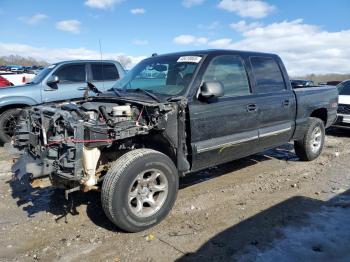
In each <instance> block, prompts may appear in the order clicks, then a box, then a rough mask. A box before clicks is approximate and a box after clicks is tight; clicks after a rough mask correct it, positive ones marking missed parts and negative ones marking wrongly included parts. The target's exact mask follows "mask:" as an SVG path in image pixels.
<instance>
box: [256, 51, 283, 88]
mask: <svg viewBox="0 0 350 262" xmlns="http://www.w3.org/2000/svg"><path fill="white" fill-rule="evenodd" d="M250 62H251V64H252V69H253V73H254V78H255V82H256V85H257V89H258V92H259V93H269V92H274V91H280V90H283V89H285V85H284V80H283V76H282V72H281V69H280V67H279V66H278V64H277V62H276V61H275V60H274V59H273V58H270V57H251V58H250Z"/></svg>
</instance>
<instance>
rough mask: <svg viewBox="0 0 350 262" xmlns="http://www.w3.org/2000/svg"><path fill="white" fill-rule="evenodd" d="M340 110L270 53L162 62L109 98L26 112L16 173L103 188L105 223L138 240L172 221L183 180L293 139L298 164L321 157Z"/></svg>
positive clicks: (183, 56) (144, 67)
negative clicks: (299, 82)
mask: <svg viewBox="0 0 350 262" xmlns="http://www.w3.org/2000/svg"><path fill="white" fill-rule="evenodd" d="M89 88H90V90H92V91H94V92H97V93H98V90H97V89H96V88H95V87H93V86H91V84H89ZM337 103H338V91H337V89H336V88H335V87H328V86H324V87H311V88H301V89H297V90H293V89H292V88H291V84H290V81H289V78H288V75H287V72H286V69H285V67H284V65H283V63H282V61H281V59H280V58H279V57H278V56H277V55H274V54H264V53H255V52H241V51H229V50H207V51H193V52H182V53H173V54H167V55H157V56H153V57H151V58H147V59H145V60H143V61H141V62H140V63H139V64H138V65H136V66H135V67H134V68H133V69H132V70H131V71H130V72H129V73H128V74H127V75H126V76H125V77H124V78H123V79H121V80H119V81H118V82H117V83H116V85H115V86H114V88H112V89H111V90H109V91H108V92H106V93H102V94H99V95H98V96H96V97H88V96H86V97H85V99H82V100H81V101H77V102H74V103H68V102H67V103H61V104H55V105H49V104H48V105H40V106H35V107H33V108H31V109H27V110H24V111H23V113H22V116H21V118H20V120H19V123H18V128H17V130H16V135H15V138H14V144H15V146H16V147H17V148H19V149H20V150H22V151H23V155H22V157H21V158H20V159H19V160H18V161H17V163H16V164H15V165H14V166H13V171H14V172H15V173H16V175H17V176H18V177H19V178H20V177H22V176H23V175H24V174H27V173H30V174H31V183H32V185H33V186H44V185H45V184H47V182H49V184H50V185H53V186H55V187H59V188H64V189H65V190H66V191H65V192H66V196H68V194H69V193H71V192H73V191H77V190H83V191H87V190H92V189H101V201H102V206H103V209H104V211H105V213H106V215H107V217H108V218H109V219H110V220H111V221H112V222H113V223H114V224H116V225H117V226H118V227H120V228H121V229H123V230H125V231H130V232H136V231H140V230H144V229H146V228H149V227H151V226H153V225H155V224H157V223H158V222H160V221H161V220H162V219H164V218H165V217H166V216H167V214H168V213H169V211H170V210H171V208H172V206H173V204H174V202H175V199H176V196H177V191H178V185H179V176H183V175H186V174H189V173H191V172H193V171H197V170H200V169H204V168H207V167H210V166H214V165H218V164H221V163H225V162H228V161H232V160H234V159H238V158H242V157H245V156H248V155H251V154H255V153H258V152H260V151H263V150H266V149H269V148H273V147H276V146H279V145H282V144H285V143H288V142H290V141H294V146H295V152H296V154H297V155H298V156H299V158H300V159H301V160H303V161H310V160H313V159H315V158H317V157H318V156H319V155H320V153H321V151H322V147H323V144H324V141H325V127H328V126H330V125H331V124H333V122H334V121H335V119H336V115H337Z"/></svg>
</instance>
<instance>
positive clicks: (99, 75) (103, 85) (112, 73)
mask: <svg viewBox="0 0 350 262" xmlns="http://www.w3.org/2000/svg"><path fill="white" fill-rule="evenodd" d="M90 69H91V71H90V72H91V77H90V78H91V81H92V83H93V84H94V85H95V86H96V87H97V88H98V90H100V91H102V92H103V91H107V90H108V89H111V88H112V87H113V86H114V84H115V82H116V81H117V80H118V79H119V78H120V76H119V72H118V69H117V67H116V65H115V64H113V63H105V62H101V63H100V62H96V63H91V64H90Z"/></svg>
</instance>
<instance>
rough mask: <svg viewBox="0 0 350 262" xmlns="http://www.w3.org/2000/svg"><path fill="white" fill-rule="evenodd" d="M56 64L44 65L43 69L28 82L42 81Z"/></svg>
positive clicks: (37, 82)
mask: <svg viewBox="0 0 350 262" xmlns="http://www.w3.org/2000/svg"><path fill="white" fill-rule="evenodd" d="M55 66H56V65H50V66H48V67H45V68H44V69H43V70H41V71H40V72H39V74H37V75H36V76H35V77H34V78H33V80H32V81H30V83H33V84H39V83H40V82H41V81H43V79H44V78H45V77H46V76H47V75H48V73H50V72H51V71H52V69H53V68H54V67H55Z"/></svg>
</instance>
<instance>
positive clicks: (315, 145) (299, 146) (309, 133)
mask: <svg viewBox="0 0 350 262" xmlns="http://www.w3.org/2000/svg"><path fill="white" fill-rule="evenodd" d="M324 141H325V128H324V124H323V121H322V120H321V119H319V118H314V117H309V119H308V123H307V129H306V132H305V135H304V138H303V139H301V140H297V141H294V150H295V153H296V154H297V156H298V157H299V158H300V160H302V161H312V160H314V159H316V158H317V157H318V156H319V155H320V154H321V152H322V149H323V145H324Z"/></svg>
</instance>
